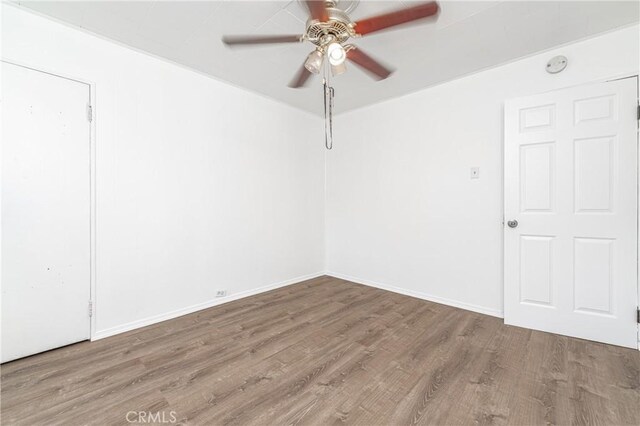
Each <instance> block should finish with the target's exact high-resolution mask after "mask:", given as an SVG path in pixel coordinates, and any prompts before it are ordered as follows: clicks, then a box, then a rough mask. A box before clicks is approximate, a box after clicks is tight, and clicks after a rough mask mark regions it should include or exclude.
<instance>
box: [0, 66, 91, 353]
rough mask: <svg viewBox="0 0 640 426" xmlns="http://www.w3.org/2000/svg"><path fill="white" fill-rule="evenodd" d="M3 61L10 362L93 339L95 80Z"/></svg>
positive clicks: (5, 327)
mask: <svg viewBox="0 0 640 426" xmlns="http://www.w3.org/2000/svg"><path fill="white" fill-rule="evenodd" d="M1 66H2V86H1V89H2V92H1V98H2V124H3V125H2V291H1V293H2V348H1V352H2V362H5V361H10V360H12V359H16V358H20V357H24V356H27V355H31V354H34V353H38V352H42V351H45V350H48V349H52V348H56V347H59V346H63V345H68V344H70V343H75V342H78V341H81V340H86V339H87V338H89V333H90V322H89V320H90V318H89V311H88V303H89V298H90V265H89V253H90V246H89V244H90V242H89V239H90V233H89V232H90V193H89V190H90V183H89V182H90V176H89V171H90V123H89V121H88V119H87V105H88V104H89V96H90V91H89V86H88V85H86V84H83V83H79V82H76V81H72V80H68V79H65V78H61V77H57V76H53V75H51V74H46V73H43V72H38V71H34V70H31V69H28V68H24V67H20V66H16V65H12V64H8V63H5V62H2V63H1Z"/></svg>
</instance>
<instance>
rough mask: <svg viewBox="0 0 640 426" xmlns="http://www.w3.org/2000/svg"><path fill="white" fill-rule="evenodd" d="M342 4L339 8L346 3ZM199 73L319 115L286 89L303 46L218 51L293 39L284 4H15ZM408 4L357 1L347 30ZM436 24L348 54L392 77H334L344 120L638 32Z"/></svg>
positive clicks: (550, 13) (532, 8)
mask: <svg viewBox="0 0 640 426" xmlns="http://www.w3.org/2000/svg"><path fill="white" fill-rule="evenodd" d="M345 1H346V0H345ZM15 3H19V4H20V5H22V6H24V7H27V8H30V9H33V10H36V11H38V12H40V13H43V14H46V15H49V16H52V17H55V18H57V19H59V20H62V21H65V22H68V23H70V24H72V25H75V26H79V27H82V28H84V29H85V30H88V31H90V32H93V33H97V34H100V35H102V36H105V37H107V38H111V39H114V40H117V41H119V42H121V43H124V44H127V45H130V46H132V47H134V48H137V49H140V50H143V51H146V52H149V53H151V54H153V55H157V56H160V57H163V58H167V59H169V60H171V61H174V62H177V63H180V64H183V65H186V66H188V67H190V68H193V69H196V70H198V71H200V72H203V73H206V74H209V75H212V76H214V77H216V78H219V79H222V80H225V81H228V82H231V83H232V84H235V85H237V86H241V87H245V88H247V89H250V90H253V91H255V92H259V93H262V94H264V95H266V96H269V97H272V98H275V99H278V100H280V101H282V102H285V103H288V104H290V105H293V106H295V107H299V108H302V109H305V110H307V111H311V112H313V113H318V114H319V113H321V111H322V102H321V96H322V92H321V86H320V79H319V78H318V77H315V80H313V81H312V82H311V83H310V84H308V87H307V88H304V89H290V88H289V87H287V83H288V82H289V81H290V80H291V78H292V77H293V75H294V74H295V72H296V71H297V69H298V68H299V67H300V66H301V64H302V62H303V61H304V59H305V57H306V55H307V54H308V52H310V51H311V50H312V46H311V45H310V44H307V43H301V44H295V45H280V46H265V47H258V48H236V49H229V48H227V47H225V46H224V45H223V44H222V43H221V41H220V38H221V36H222V35H223V34H301V33H302V32H303V31H304V22H305V19H306V13H305V11H304V9H302V7H301V5H300V4H299V3H298V0H287V1H231V0H227V1H211V2H210V1H139V2H135V1H109V2H106V1H105V2H101V1H82V2H77V1H60V2H57V1H15ZM410 3H411V2H410V1H406V0H404V1H400V0H394V1H367V0H361V1H360V3H359V5H358V6H357V8H356V9H355V10H354V11H353V13H352V14H351V16H352V18H353V19H354V20H357V19H359V18H363V17H367V16H371V15H375V14H378V13H381V12H384V11H388V10H393V9H395V8H398V7H403V6H407V5H408V4H410ZM440 4H441V13H440V17H439V19H438V21H437V22H435V23H428V24H424V25H414V26H410V27H405V28H403V29H399V30H393V31H387V32H381V33H378V34H373V35H370V36H367V37H363V38H362V39H358V40H356V42H355V43H356V44H357V45H358V46H359V47H361V48H363V49H366V51H367V52H368V53H369V54H370V55H372V56H374V57H376V58H378V59H380V60H381V62H383V63H385V64H388V65H391V66H393V67H394V68H395V69H396V72H395V73H394V74H393V75H392V76H391V77H390V78H388V79H387V80H384V81H380V82H376V81H374V80H372V79H371V78H370V77H369V76H368V75H366V74H364V73H363V72H362V71H361V70H360V69H358V68H356V67H355V66H350V67H349V70H348V72H347V73H346V74H343V75H341V76H338V77H336V78H335V79H334V80H333V85H334V87H335V90H336V110H337V111H338V112H340V111H346V110H349V109H353V108H358V107H361V106H365V105H369V104H372V103H375V102H379V101H382V100H384V99H389V98H392V97H397V96H400V95H403V94H407V93H410V92H413V91H416V90H419V89H421V88H424V87H428V86H432V85H435V84H438V83H442V82H444V81H448V80H452V79H454V78H457V77H460V76H462V75H466V74H469V73H473V72H476V71H479V70H482V69H485V68H488V67H491V66H495V65H498V64H501V63H505V62H508V61H511V60H513V59H515V58H518V57H522V56H526V55H529V54H532V53H534V52H538V51H541V50H545V49H549V48H551V47H553V46H556V45H559V44H563V43H567V42H570V41H572V40H577V39H581V38H585V37H588V36H592V35H595V34H598V33H601V32H604V31H608V30H611V29H613V28H617V27H622V26H626V25H629V24H632V23H634V22H638V15H639V4H640V3H639V2H637V1H621V2H616V1H555V2H540V1H532V2H530V1H446V0H445V1H441V2H440Z"/></svg>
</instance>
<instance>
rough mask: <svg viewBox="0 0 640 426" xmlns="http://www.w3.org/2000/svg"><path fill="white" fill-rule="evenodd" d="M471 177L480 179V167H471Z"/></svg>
mask: <svg viewBox="0 0 640 426" xmlns="http://www.w3.org/2000/svg"><path fill="white" fill-rule="evenodd" d="M471 179H480V167H472V168H471Z"/></svg>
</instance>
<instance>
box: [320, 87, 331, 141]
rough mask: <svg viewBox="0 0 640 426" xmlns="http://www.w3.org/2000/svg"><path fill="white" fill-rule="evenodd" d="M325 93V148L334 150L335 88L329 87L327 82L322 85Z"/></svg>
mask: <svg viewBox="0 0 640 426" xmlns="http://www.w3.org/2000/svg"><path fill="white" fill-rule="evenodd" d="M322 89H323V91H324V146H325V148H327V149H331V148H333V117H332V109H333V87H329V85H328V84H327V81H326V80H325V81H324V82H323V84H322Z"/></svg>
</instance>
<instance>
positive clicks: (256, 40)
mask: <svg viewBox="0 0 640 426" xmlns="http://www.w3.org/2000/svg"><path fill="white" fill-rule="evenodd" d="M299 1H300V2H301V3H303V4H304V5H305V6H306V8H307V10H308V11H309V19H308V20H307V24H306V27H305V32H304V34H302V35H276V36H243V35H241V36H224V37H223V38H222V41H223V43H225V44H226V45H228V46H242V45H245V46H247V45H269V44H279V43H300V42H305V41H308V42H310V43H312V44H314V45H315V46H316V47H315V49H314V50H313V51H312V52H311V53H310V54H309V55H308V56H307V59H306V60H305V62H304V64H303V65H302V67H301V68H300V69H299V70H298V72H297V74H296V75H295V77H294V79H293V80H292V81H291V83H290V84H289V86H290V87H292V88H300V87H303V86H304V85H305V84H306V83H307V81H308V80H309V77H310V76H311V75H312V74H320V73H321V72H322V71H323V69H324V78H323V81H322V83H323V88H324V95H325V146H326V147H327V149H331V146H332V145H333V137H332V117H331V116H332V111H333V94H334V90H333V87H331V86H330V84H329V77H330V76H337V75H340V74H343V73H344V72H346V70H347V67H346V61H347V60H349V61H351V62H353V63H354V64H356V65H358V66H359V67H361V68H362V69H363V70H364V71H366V72H367V73H368V74H369V75H371V76H372V77H373V78H375V79H377V80H384V79H385V78H387V77H389V76H390V75H391V74H392V72H393V71H392V70H391V69H389V68H388V67H386V66H384V65H382V64H381V63H380V62H379V61H377V60H376V59H374V58H373V57H371V56H369V55H368V54H367V53H365V52H364V51H362V49H360V48H357V47H356V46H354V45H352V44H348V43H347V42H348V41H349V39H351V38H359V37H362V36H364V35H366V34H370V33H374V32H377V31H382V30H385V29H389V28H392V27H397V26H399V25H404V24H408V23H411V22H414V21H418V20H425V19H427V18H434V19H435V18H437V16H438V13H439V11H440V7H439V6H438V3H436V2H435V1H432V2H428V3H421V4H418V5H416V6H411V7H408V8H404V9H400V10H396V11H393V12H389V13H385V14H382V15H377V16H373V17H370V18H366V19H361V20H359V21H355V22H354V21H352V20H351V18H350V17H349V12H351V11H352V10H353V9H354V8H355V6H356V5H357V3H358V2H357V1H356V0H351V1H348V0H347V1H344V0H343V1H342V2H341V1H340V0H299ZM341 3H343V4H345V7H344V9H343V8H340V4H341ZM325 56H326V57H327V60H326V61H325ZM325 63H328V64H326V65H325Z"/></svg>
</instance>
